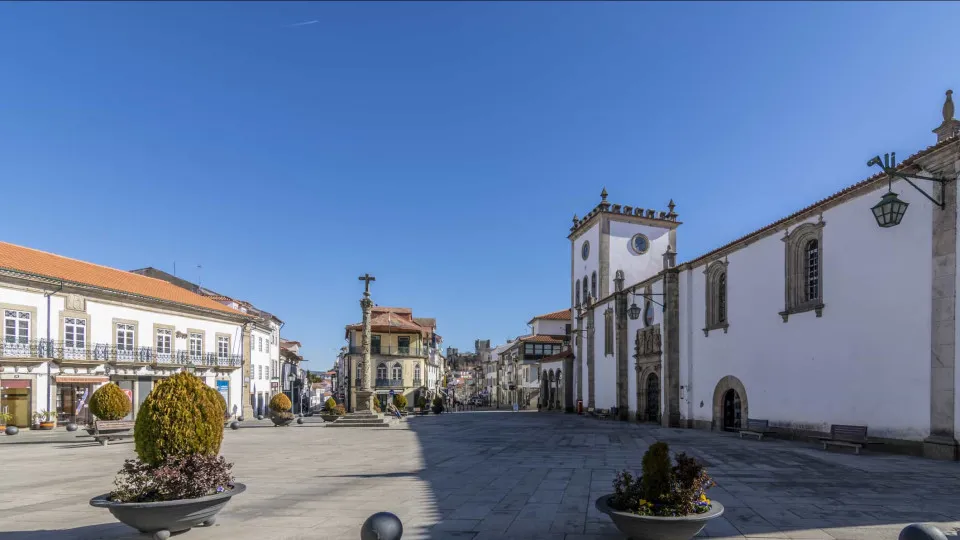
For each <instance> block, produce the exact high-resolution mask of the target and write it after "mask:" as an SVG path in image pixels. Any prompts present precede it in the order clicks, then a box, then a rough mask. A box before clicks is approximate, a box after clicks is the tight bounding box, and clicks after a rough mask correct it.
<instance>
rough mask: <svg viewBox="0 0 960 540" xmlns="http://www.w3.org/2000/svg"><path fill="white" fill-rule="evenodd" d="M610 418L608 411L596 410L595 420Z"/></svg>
mask: <svg viewBox="0 0 960 540" xmlns="http://www.w3.org/2000/svg"><path fill="white" fill-rule="evenodd" d="M609 417H610V409H597V418H599V419H601V420H603V419H604V418H609Z"/></svg>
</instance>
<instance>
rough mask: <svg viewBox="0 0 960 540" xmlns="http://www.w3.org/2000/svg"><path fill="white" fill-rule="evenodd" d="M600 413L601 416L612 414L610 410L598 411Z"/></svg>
mask: <svg viewBox="0 0 960 540" xmlns="http://www.w3.org/2000/svg"><path fill="white" fill-rule="evenodd" d="M598 412H599V413H600V414H610V409H600V411H598Z"/></svg>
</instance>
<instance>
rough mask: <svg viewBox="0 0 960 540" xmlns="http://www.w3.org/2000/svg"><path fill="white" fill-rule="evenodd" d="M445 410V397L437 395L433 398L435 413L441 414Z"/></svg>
mask: <svg viewBox="0 0 960 540" xmlns="http://www.w3.org/2000/svg"><path fill="white" fill-rule="evenodd" d="M442 412H443V398H441V397H440V396H437V397H435V398H433V414H440V413H442Z"/></svg>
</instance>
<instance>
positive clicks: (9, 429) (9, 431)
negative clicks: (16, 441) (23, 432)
mask: <svg viewBox="0 0 960 540" xmlns="http://www.w3.org/2000/svg"><path fill="white" fill-rule="evenodd" d="M4 433H6V434H7V435H16V434H17V433H20V428H18V427H17V426H7V429H6V430H4Z"/></svg>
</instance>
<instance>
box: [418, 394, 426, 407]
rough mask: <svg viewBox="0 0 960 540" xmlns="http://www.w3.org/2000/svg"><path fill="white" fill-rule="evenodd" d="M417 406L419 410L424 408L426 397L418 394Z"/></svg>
mask: <svg viewBox="0 0 960 540" xmlns="http://www.w3.org/2000/svg"><path fill="white" fill-rule="evenodd" d="M417 407H420V409H421V410H426V408H427V398H425V397H423V396H420V399H418V400H417Z"/></svg>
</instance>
